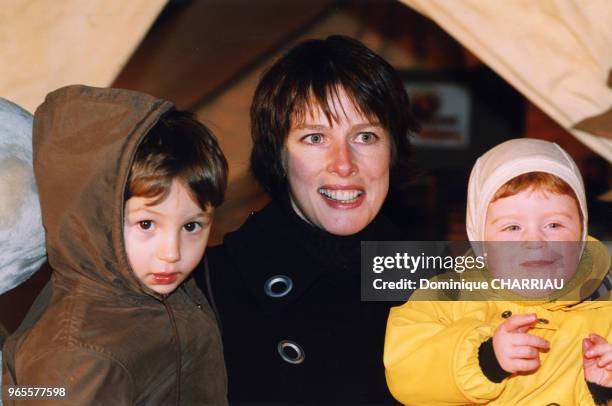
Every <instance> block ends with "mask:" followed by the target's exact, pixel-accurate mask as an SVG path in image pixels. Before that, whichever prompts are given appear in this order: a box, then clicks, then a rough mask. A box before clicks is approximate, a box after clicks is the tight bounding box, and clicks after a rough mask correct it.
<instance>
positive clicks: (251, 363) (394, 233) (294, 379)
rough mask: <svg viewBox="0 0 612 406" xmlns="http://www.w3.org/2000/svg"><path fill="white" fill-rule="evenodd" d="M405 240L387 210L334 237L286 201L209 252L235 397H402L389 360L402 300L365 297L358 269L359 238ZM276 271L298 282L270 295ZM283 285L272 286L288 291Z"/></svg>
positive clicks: (202, 279) (346, 400)
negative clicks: (391, 387)
mask: <svg viewBox="0 0 612 406" xmlns="http://www.w3.org/2000/svg"><path fill="white" fill-rule="evenodd" d="M400 239H401V235H400V233H399V231H398V229H396V228H395V227H394V226H393V225H392V224H391V223H390V222H389V221H388V220H387V219H386V218H384V217H383V216H381V215H379V216H378V217H377V218H376V219H375V220H374V221H373V222H372V223H371V224H370V225H369V226H368V227H366V229H364V230H363V231H361V232H360V233H358V234H356V235H353V236H349V237H338V236H334V235H332V234H329V233H326V232H324V231H322V230H320V229H317V228H315V227H313V226H311V225H309V224H308V223H306V222H305V221H303V220H302V219H301V218H299V217H298V216H297V215H296V214H295V212H294V211H293V210H292V209H291V207H290V205H289V202H288V199H286V201H284V202H272V203H270V204H269V205H268V206H266V207H265V208H264V209H263V210H261V211H260V212H258V213H255V214H253V215H251V216H250V217H249V218H248V220H247V221H246V222H245V224H244V225H243V226H242V227H241V228H240V229H238V230H237V231H235V232H233V233H230V234H228V235H227V236H226V237H225V239H224V243H223V245H221V246H217V247H213V248H211V249H209V250H208V251H207V262H208V267H207V270H206V271H207V272H204V271H203V270H200V272H197V274H198V278H199V280H198V283H199V285H200V287H201V288H202V290H204V291H205V292H207V294H208V295H209V296H212V299H213V301H214V306H215V307H216V311H217V312H218V315H219V318H220V323H221V328H222V336H223V345H224V353H225V361H226V365H227V371H228V383H229V398H230V402H231V403H233V404H249V403H250V402H260V403H261V404H271V403H275V402H278V403H280V404H297V403H313V404H317V405H320V404H327V403H335V404H347V405H349V404H350V405H358V404H397V403H396V402H395V401H394V400H393V398H392V397H391V395H390V393H389V392H388V390H387V385H386V382H385V374H384V367H383V363H382V357H383V344H384V335H385V327H386V321H387V315H388V311H389V308H390V306H391V305H395V304H396V303H375V302H361V300H360V294H361V292H360V268H359V267H360V241H361V240H364V241H365V240H400ZM206 273H207V274H206ZM275 276H280V277H281V279H282V278H285V279H284V281H285V282H284V283H285V284H286V283H289V282H288V280H289V279H290V280H291V282H292V284H293V287H292V289H291V290H290V291H289V292H288V293H287V294H286V295H285V296H281V297H271V296H270V295H268V294H266V292H265V285H266V281H268V280H269V279H270V278H273V277H275ZM287 278H289V279H287ZM279 285H280V286H279ZM279 285H277V286H275V287H276V288H279V287H280V288H281V289H280V290H279V289H276V290H275V289H272V291H273V293H274V292H275V293H277V294H281V293H282V292H283V290H284V289H283V288H284V287H285V286H286V285H283V283H280V284H279ZM281 343H284V344H281ZM279 345H280V346H281V349H282V351H281V352H282V353H283V354H284V355H285V358H286V359H287V360H288V361H293V363H292V362H288V361H287V360H285V359H283V357H282V356H281V354H280V353H279ZM296 346H297V349H296ZM300 350H301V351H302V353H303V355H304V356H303V359H302V357H300V356H299V355H300V354H299V351H300Z"/></svg>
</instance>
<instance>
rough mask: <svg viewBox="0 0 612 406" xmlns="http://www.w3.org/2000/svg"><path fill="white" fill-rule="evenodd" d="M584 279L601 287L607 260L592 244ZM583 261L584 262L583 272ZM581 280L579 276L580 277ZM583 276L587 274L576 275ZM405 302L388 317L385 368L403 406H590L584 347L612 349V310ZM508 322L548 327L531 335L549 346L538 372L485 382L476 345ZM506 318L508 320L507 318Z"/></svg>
mask: <svg viewBox="0 0 612 406" xmlns="http://www.w3.org/2000/svg"><path fill="white" fill-rule="evenodd" d="M585 257H588V258H589V259H590V260H589V261H586V262H587V263H588V265H589V267H590V268H591V269H590V271H591V272H589V273H588V277H589V279H597V280H602V279H603V278H604V277H605V275H606V274H607V272H608V271H609V269H610V254H609V252H608V250H607V248H606V247H605V246H604V245H603V244H601V243H599V242H595V243H589V245H588V246H587V248H586V250H585V253H584V255H583V258H585ZM583 262H584V261H581V266H582V263H583ZM577 274H578V273H577ZM581 274H584V273H583V272H581ZM604 299H607V300H596V301H591V302H587V301H585V302H575V301H574V302H569V301H566V302H548V303H541V304H536V303H534V302H532V303H529V302H519V301H409V302H407V303H406V304H404V305H402V306H399V307H395V308H392V309H391V312H390V314H389V320H388V324H387V333H386V338H385V351H384V364H385V369H386V376H387V384H388V385H389V389H390V390H391V393H392V394H393V396H394V397H395V398H396V399H398V400H399V401H400V402H402V403H404V404H407V405H419V406H420V405H466V404H490V405H521V406H522V405H541V406H544V405H555V404H558V405H562V406H566V405H571V406H575V405H580V406H582V405H594V404H595V403H594V402H593V399H592V397H591V394H590V392H589V390H588V388H587V385H586V383H585V380H584V374H583V370H582V339H583V338H586V337H587V336H588V334H589V333H597V334H599V335H601V336H603V337H605V338H606V339H607V340H608V341H612V302H610V301H608V300H610V298H609V297H605V298H604ZM507 311H510V312H512V314H525V313H536V314H537V315H538V317H539V318H541V319H546V321H548V323H547V324H545V323H538V324H537V325H536V326H535V327H534V328H532V329H531V330H530V331H529V333H530V334H534V335H537V336H540V337H542V338H544V339H546V340H548V341H549V342H550V350H549V351H548V352H547V353H540V360H541V366H540V368H539V369H537V370H536V371H535V372H532V373H528V374H522V375H512V376H510V377H509V378H506V379H504V380H503V381H502V382H501V383H493V382H491V381H489V380H488V379H487V378H486V377H485V375H484V374H483V373H482V370H481V369H480V366H479V363H478V348H479V347H480V344H481V343H482V342H484V341H486V340H487V339H488V338H489V337H492V336H493V333H494V331H495V329H496V327H497V326H498V325H499V324H501V323H502V322H503V321H504V320H505V319H504V317H502V314H503V313H504V312H507ZM507 315H508V313H506V314H505V316H507Z"/></svg>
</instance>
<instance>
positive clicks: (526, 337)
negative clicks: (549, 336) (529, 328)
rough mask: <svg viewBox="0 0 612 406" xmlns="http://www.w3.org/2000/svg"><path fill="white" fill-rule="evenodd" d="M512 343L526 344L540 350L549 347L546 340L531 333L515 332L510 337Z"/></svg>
mask: <svg viewBox="0 0 612 406" xmlns="http://www.w3.org/2000/svg"><path fill="white" fill-rule="evenodd" d="M512 344H514V345H516V346H520V345H527V346H529V347H535V348H540V349H542V350H547V349H548V348H549V347H550V344H549V343H548V341H546V340H545V339H543V338H541V337H538V336H534V335H532V334H516V335H514V336H513V337H512Z"/></svg>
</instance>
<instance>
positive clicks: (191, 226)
mask: <svg viewBox="0 0 612 406" xmlns="http://www.w3.org/2000/svg"><path fill="white" fill-rule="evenodd" d="M200 227H202V225H201V224H200V223H198V222H195V221H192V222H191V223H187V224H185V225H184V226H183V228H184V229H185V231H187V232H188V233H193V232H194V231H196V230H197V229H198V228H200Z"/></svg>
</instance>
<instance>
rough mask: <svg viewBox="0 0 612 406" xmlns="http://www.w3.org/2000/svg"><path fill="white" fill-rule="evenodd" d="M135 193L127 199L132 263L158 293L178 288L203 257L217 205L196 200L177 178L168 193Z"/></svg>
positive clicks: (127, 242)
mask: <svg viewBox="0 0 612 406" xmlns="http://www.w3.org/2000/svg"><path fill="white" fill-rule="evenodd" d="M152 201H155V198H145V197H136V196H135V197H132V198H130V199H129V200H128V201H127V202H126V203H125V222H124V228H123V230H124V238H125V249H126V251H127V256H128V259H129V261H130V266H131V267H132V270H133V272H134V273H135V274H136V276H137V277H138V279H140V281H141V282H142V283H143V284H145V285H146V286H148V287H149V288H151V289H152V290H154V291H155V292H157V293H161V294H168V293H170V292H172V291H174V290H175V289H176V288H177V287H178V286H179V285H180V284H181V283H182V282H183V281H184V280H185V279H186V278H187V277H188V276H189V274H191V271H193V269H194V268H195V267H196V265H197V264H198V263H199V262H200V260H201V259H202V256H203V255H204V250H205V248H206V243H207V242H208V236H209V234H210V226H211V224H212V214H213V209H212V208H210V209H208V210H207V211H204V210H202V208H201V207H200V206H199V205H198V204H197V203H196V202H194V201H193V199H192V198H191V195H190V193H189V191H188V189H187V188H186V187H185V186H184V185H183V184H182V183H181V182H179V181H177V180H173V181H172V186H171V188H170V193H168V196H167V197H166V198H165V199H164V200H163V201H162V202H159V203H158V204H155V205H150V206H149V205H147V203H150V202H152Z"/></svg>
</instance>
